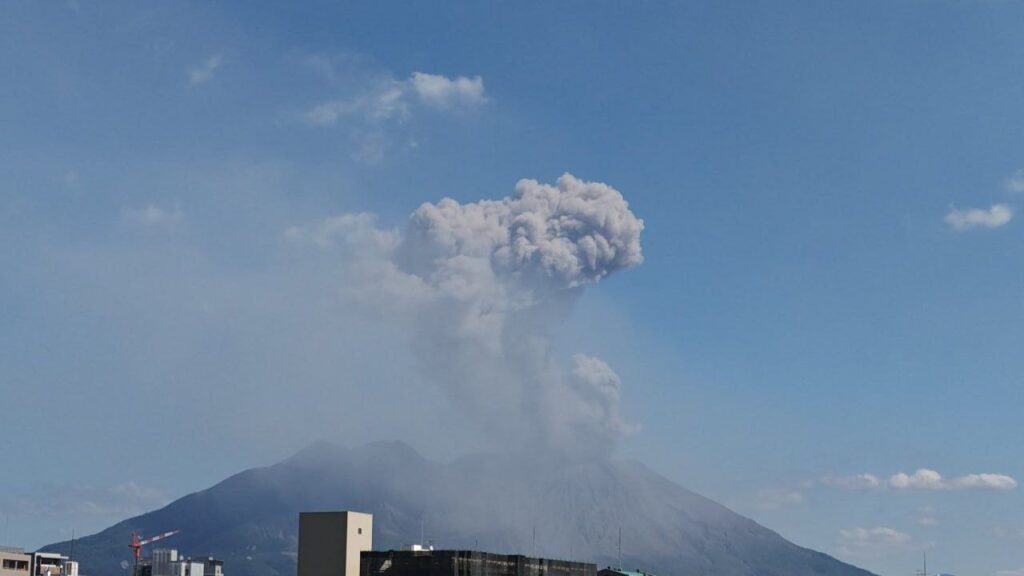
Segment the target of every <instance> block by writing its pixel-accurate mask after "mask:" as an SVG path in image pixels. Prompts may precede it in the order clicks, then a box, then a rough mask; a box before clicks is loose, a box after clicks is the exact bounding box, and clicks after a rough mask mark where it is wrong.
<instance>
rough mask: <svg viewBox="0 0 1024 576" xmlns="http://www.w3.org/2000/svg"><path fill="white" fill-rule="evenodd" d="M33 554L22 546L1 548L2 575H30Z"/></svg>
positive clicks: (0, 569) (0, 568)
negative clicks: (27, 552)
mask: <svg viewBox="0 0 1024 576" xmlns="http://www.w3.org/2000/svg"><path fill="white" fill-rule="evenodd" d="M31 570H32V555H31V554H26V553H25V551H24V550H22V549H21V548H0V576H29V575H30V574H31Z"/></svg>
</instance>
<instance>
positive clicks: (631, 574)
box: [597, 566, 654, 576]
mask: <svg viewBox="0 0 1024 576" xmlns="http://www.w3.org/2000/svg"><path fill="white" fill-rule="evenodd" d="M597 576H654V574H651V573H650V572H644V571H643V570H639V569H637V570H624V569H622V568H612V567H611V566H609V567H607V568H603V569H601V570H598V571H597Z"/></svg>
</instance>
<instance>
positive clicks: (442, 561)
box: [154, 512, 597, 576]
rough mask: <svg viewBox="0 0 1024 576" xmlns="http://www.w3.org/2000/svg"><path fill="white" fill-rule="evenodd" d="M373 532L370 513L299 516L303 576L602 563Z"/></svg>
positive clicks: (543, 570) (507, 572) (559, 570)
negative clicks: (388, 541) (385, 543)
mask: <svg viewBox="0 0 1024 576" xmlns="http://www.w3.org/2000/svg"><path fill="white" fill-rule="evenodd" d="M372 535H373V516H371V515H370V514H361V513H359V512H303V513H302V514H299V571H298V576H597V566H596V565H594V564H589V563H586V562H569V561H566V560H549V559H545V558H531V557H528V556H521V555H505V554H492V553H490V552H480V551H476V550H434V548H433V547H432V546H431V547H424V546H422V545H413V546H410V547H403V549H402V550H390V551H387V552H375V551H373V539H372ZM154 576H156V575H154ZM178 576H182V575H178ZM205 576H218V575H211V574H207V575H205Z"/></svg>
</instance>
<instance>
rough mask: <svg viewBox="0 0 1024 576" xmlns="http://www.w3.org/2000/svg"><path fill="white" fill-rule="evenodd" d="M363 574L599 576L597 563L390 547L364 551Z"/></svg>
mask: <svg viewBox="0 0 1024 576" xmlns="http://www.w3.org/2000/svg"><path fill="white" fill-rule="evenodd" d="M360 576H597V566H596V565H595V564H590V563H588V562H573V561H570V560H552V559H549V558H532V557H530V556H522V555H518V554H512V555H509V554H494V553H492V552H480V551H478V550H426V549H421V550H405V551H403V550H390V551H387V552H363V553H362V563H361V567H360Z"/></svg>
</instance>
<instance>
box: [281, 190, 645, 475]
mask: <svg viewBox="0 0 1024 576" xmlns="http://www.w3.org/2000/svg"><path fill="white" fill-rule="evenodd" d="M642 230H643V221H642V220H640V219H639V218H637V217H636V216H635V215H634V214H633V213H632V212H631V211H630V210H629V205H628V203H627V202H626V201H625V199H624V198H623V197H622V195H621V194H620V193H619V192H618V191H617V190H615V189H614V188H612V187H610V186H608V185H606V184H602V183H598V182H586V181H583V180H580V179H578V178H575V177H574V176H572V175H569V174H565V175H563V176H562V177H560V178H559V179H558V180H557V182H556V183H555V185H553V186H552V185H547V184H541V183H539V182H537V181H535V180H521V181H520V182H519V183H518V184H517V185H516V188H515V193H514V194H513V195H512V196H510V197H506V198H502V199H500V200H481V201H479V202H472V203H466V204H461V203H459V202H456V201H455V200H452V199H449V198H445V199H443V200H441V201H440V202H437V203H436V204H431V203H426V204H423V205H422V206H420V207H419V208H418V209H416V210H415V211H414V212H413V213H412V215H411V216H410V218H409V220H408V222H407V223H406V225H405V226H404V228H402V229H395V230H384V229H381V228H379V227H378V226H377V224H376V219H375V218H374V217H373V216H372V215H369V214H346V215H341V216H337V217H334V218H331V219H328V220H325V221H323V222H321V223H319V224H316V225H313V226H307V227H301V228H292V229H290V230H288V233H287V234H288V237H289V238H291V239H292V240H295V241H305V242H310V243H314V244H318V245H321V246H336V247H340V248H341V249H342V251H343V253H344V257H343V258H342V260H343V266H344V268H345V271H346V278H347V282H346V286H345V287H344V290H345V293H346V294H347V296H348V297H349V298H351V299H352V301H353V302H355V303H358V304H359V305H360V306H361V307H364V308H365V309H368V310H371V311H373V312H374V313H376V314H379V315H381V316H382V317H383V318H385V319H386V320H387V321H390V322H395V323H398V324H399V325H400V326H401V327H402V328H403V329H404V330H405V331H406V333H408V334H409V345H410V347H411V349H412V351H413V353H414V355H415V358H416V361H417V364H418V365H419V366H420V367H421V369H422V373H423V374H424V376H425V377H426V378H428V379H429V380H430V381H431V382H433V383H434V384H436V385H437V386H439V387H440V388H441V389H442V390H443V391H444V393H445V394H446V395H447V397H448V398H449V399H450V401H451V402H453V403H454V404H455V405H456V406H457V407H458V408H459V409H460V410H462V411H464V413H465V414H466V416H467V417H468V418H470V419H472V420H473V421H474V422H476V423H477V424H478V425H479V426H480V427H481V429H482V430H484V431H485V433H486V434H487V436H488V438H489V439H490V440H491V441H492V442H494V443H495V444H498V445H499V446H502V447H505V448H508V449H512V450H521V449H531V450H543V451H546V452H553V453H557V454H559V455H562V456H568V457H573V458H595V457H603V456H606V455H607V454H608V453H609V452H610V451H611V450H612V449H613V448H614V446H615V444H616V442H617V440H618V439H619V438H621V437H622V436H624V435H626V434H628V433H629V432H630V431H631V430H632V429H633V427H632V426H631V425H629V424H628V423H626V422H625V421H624V420H623V419H622V417H621V416H620V414H619V390H620V384H621V383H620V380H619V377H618V376H617V375H616V374H615V372H614V371H613V370H612V369H611V367H610V366H608V364H607V363H605V362H604V361H603V360H601V359H600V358H595V357H591V356H587V355H584V354H576V355H574V356H573V357H572V358H570V359H560V358H557V357H556V354H555V353H554V351H553V348H552V344H551V341H550V337H549V333H550V328H551V327H552V326H553V325H554V324H555V323H557V322H559V321H560V320H563V319H565V318H566V317H567V316H568V315H569V314H570V313H571V310H572V307H573V304H574V302H575V301H576V299H577V298H578V297H579V296H580V295H581V294H582V291H583V290H584V287H585V286H587V285H589V284H594V283H596V282H599V281H600V280H601V279H602V278H604V277H606V276H608V275H609V274H612V273H614V272H616V271H618V270H621V269H624V268H628V267H630V266H634V265H637V264H639V263H640V262H642V260H643V256H642V253H641V248H640V233H641V232H642Z"/></svg>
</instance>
